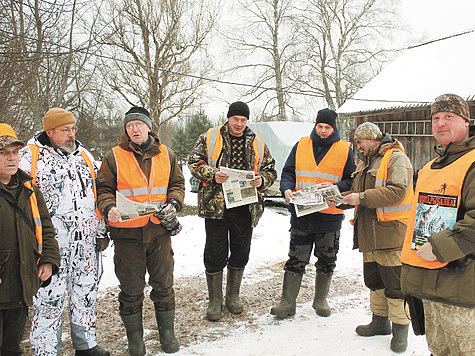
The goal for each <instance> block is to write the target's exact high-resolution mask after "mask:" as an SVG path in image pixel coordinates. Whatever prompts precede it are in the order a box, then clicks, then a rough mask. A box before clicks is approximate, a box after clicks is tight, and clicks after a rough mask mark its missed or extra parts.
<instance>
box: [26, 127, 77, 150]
mask: <svg viewBox="0 0 475 356" xmlns="http://www.w3.org/2000/svg"><path fill="white" fill-rule="evenodd" d="M33 139H34V140H35V141H36V142H35V144H36V145H38V146H40V147H50V148H52V149H53V150H54V152H56V153H57V154H59V155H61V156H69V155H70V154H77V153H78V152H79V147H80V146H81V145H82V144H81V142H79V141H78V140H75V141H74V143H75V144H76V149H75V150H74V151H73V152H72V153H69V152H66V151H64V150H62V149H61V148H58V147H55V146H53V144H52V143H51V140H50V139H49V137H48V135H47V134H46V131H39V132H37V133H36V134H35V135H34V137H33ZM28 143H30V142H28Z"/></svg>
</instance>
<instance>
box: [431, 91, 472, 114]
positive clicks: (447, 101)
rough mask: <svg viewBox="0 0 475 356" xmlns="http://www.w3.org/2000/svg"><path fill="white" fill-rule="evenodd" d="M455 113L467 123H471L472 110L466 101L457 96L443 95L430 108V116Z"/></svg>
mask: <svg viewBox="0 0 475 356" xmlns="http://www.w3.org/2000/svg"><path fill="white" fill-rule="evenodd" d="M443 111H446V112H453V113H455V114H457V115H459V116H461V117H462V118H464V119H465V121H470V108H469V107H468V104H467V102H466V101H465V100H463V99H462V98H461V97H460V96H458V95H455V94H443V95H440V96H438V97H437V98H435V100H434V102H433V103H432V105H431V107H430V115H431V116H432V115H434V114H437V113H439V112H443Z"/></svg>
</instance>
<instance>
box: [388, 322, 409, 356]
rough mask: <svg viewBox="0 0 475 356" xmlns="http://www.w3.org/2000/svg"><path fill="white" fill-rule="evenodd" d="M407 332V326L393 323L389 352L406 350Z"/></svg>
mask: <svg viewBox="0 0 475 356" xmlns="http://www.w3.org/2000/svg"><path fill="white" fill-rule="evenodd" d="M408 331H409V324H407V325H402V324H395V323H393V338H392V339H391V345H390V347H391V351H393V352H404V351H406V350H407V333H408Z"/></svg>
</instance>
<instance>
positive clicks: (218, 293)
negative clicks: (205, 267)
mask: <svg viewBox="0 0 475 356" xmlns="http://www.w3.org/2000/svg"><path fill="white" fill-rule="evenodd" d="M206 282H207V283H208V295H209V302H208V309H207V310H206V319H208V320H209V321H216V320H219V319H221V313H222V311H223V271H220V272H216V273H208V272H206Z"/></svg>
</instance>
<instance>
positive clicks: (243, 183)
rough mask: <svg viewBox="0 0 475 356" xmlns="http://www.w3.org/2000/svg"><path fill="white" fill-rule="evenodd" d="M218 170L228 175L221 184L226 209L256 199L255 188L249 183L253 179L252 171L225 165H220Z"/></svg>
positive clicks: (255, 200) (252, 201)
mask: <svg viewBox="0 0 475 356" xmlns="http://www.w3.org/2000/svg"><path fill="white" fill-rule="evenodd" d="M219 170H220V172H221V173H224V174H227V176H228V177H229V178H228V179H227V180H226V182H224V183H223V184H222V186H223V193H224V201H225V203H226V208H227V209H230V208H235V207H237V206H241V205H247V204H251V203H256V202H257V201H258V200H257V189H256V188H255V187H253V186H252V185H251V181H252V180H254V179H255V174H254V171H242V170H240V169H232V168H227V167H220V168H219Z"/></svg>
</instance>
